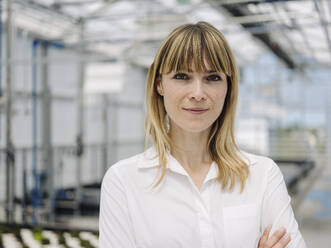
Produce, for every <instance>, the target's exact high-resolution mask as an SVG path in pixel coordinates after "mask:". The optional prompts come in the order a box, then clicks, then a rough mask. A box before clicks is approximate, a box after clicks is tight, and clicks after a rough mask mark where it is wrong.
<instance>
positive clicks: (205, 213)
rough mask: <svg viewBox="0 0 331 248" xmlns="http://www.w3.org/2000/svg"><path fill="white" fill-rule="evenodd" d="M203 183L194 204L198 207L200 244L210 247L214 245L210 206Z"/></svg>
mask: <svg viewBox="0 0 331 248" xmlns="http://www.w3.org/2000/svg"><path fill="white" fill-rule="evenodd" d="M205 186H207V185H203V186H202V188H201V193H199V194H198V197H197V198H196V206H197V208H198V218H199V226H200V234H201V244H202V247H203V248H212V247H214V246H213V244H214V239H213V229H212V221H211V219H210V213H209V210H210V207H209V192H208V190H207V188H206V187H205Z"/></svg>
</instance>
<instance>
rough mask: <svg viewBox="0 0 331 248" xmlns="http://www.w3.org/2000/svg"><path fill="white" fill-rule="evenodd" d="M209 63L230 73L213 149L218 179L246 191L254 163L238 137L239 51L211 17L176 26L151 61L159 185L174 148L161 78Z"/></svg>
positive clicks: (149, 101)
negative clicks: (159, 89)
mask: <svg viewBox="0 0 331 248" xmlns="http://www.w3.org/2000/svg"><path fill="white" fill-rule="evenodd" d="M204 61H206V62H207V63H208V65H209V66H210V67H211V69H213V70H215V71H221V72H223V73H225V74H226V76H227V82H228V91H227V95H226V98H225V103H224V106H223V110H222V112H221V114H220V116H219V117H218V119H217V120H216V121H215V122H214V123H213V124H212V127H211V130H210V134H209V140H208V149H209V154H210V156H211V159H212V160H213V161H215V162H216V164H217V165H218V168H219V175H218V177H217V180H218V181H219V182H220V183H221V187H222V189H229V190H232V189H233V187H234V185H235V184H236V182H237V181H238V180H239V182H240V185H241V191H243V189H244V187H245V182H246V179H247V178H248V175H249V169H248V165H247V164H246V163H245V162H244V161H243V159H242V158H241V157H240V151H239V148H238V147H237V145H236V142H235V139H234V121H235V111H236V105H237V98H238V80H239V79H238V71H237V66H236V63H235V59H234V56H233V54H232V51H231V49H230V46H229V45H228V43H227V41H226V40H225V38H224V36H223V35H222V33H221V32H220V31H218V30H217V29H216V28H215V27H213V26H212V25H210V24H208V23H206V22H198V23H197V24H184V25H181V26H179V27H177V28H176V29H174V30H173V31H172V32H171V33H170V34H169V35H168V37H167V38H165V40H164V41H163V42H162V44H161V46H160V48H159V50H158V52H157V54H156V56H155V58H154V61H153V63H152V64H151V66H150V68H149V71H148V77H147V84H146V107H147V113H146V118H145V130H146V137H145V149H147V147H148V143H149V142H148V140H149V137H151V138H152V141H153V144H154V147H155V149H156V152H157V154H158V157H159V169H161V176H160V178H159V179H158V181H157V183H156V184H155V185H154V187H156V186H158V185H159V184H160V183H161V181H162V180H163V178H164V176H165V173H166V164H167V161H166V153H167V152H170V149H171V147H172V141H171V139H170V136H169V133H168V130H167V129H168V128H167V121H166V110H165V107H164V103H163V97H162V96H160V95H159V94H158V92H157V80H158V79H159V77H160V76H161V74H167V73H170V72H177V71H188V70H189V69H190V66H192V64H193V65H195V69H196V70H197V71H198V72H204V71H206V65H205V64H204Z"/></svg>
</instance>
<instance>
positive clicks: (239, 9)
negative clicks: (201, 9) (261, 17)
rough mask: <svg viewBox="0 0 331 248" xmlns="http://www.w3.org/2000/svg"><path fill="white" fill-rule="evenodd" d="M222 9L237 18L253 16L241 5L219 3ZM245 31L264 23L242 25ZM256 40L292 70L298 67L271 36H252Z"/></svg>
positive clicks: (261, 25)
mask: <svg viewBox="0 0 331 248" xmlns="http://www.w3.org/2000/svg"><path fill="white" fill-rule="evenodd" d="M218 3H219V4H221V7H222V8H224V9H225V10H226V11H227V12H229V13H230V14H231V15H233V16H235V17H241V16H247V15H251V13H250V11H249V10H248V9H247V8H246V7H245V6H239V5H223V3H222V2H220V1H218ZM241 26H242V27H244V28H245V29H248V28H251V27H263V26H264V25H263V24H262V23H243V24H241ZM252 35H253V36H254V37H255V38H257V39H259V40H261V41H262V42H263V43H264V44H265V45H266V46H267V47H268V48H269V49H270V50H271V51H272V52H273V53H274V54H275V55H276V56H277V57H278V58H280V59H281V60H282V61H283V62H284V63H285V64H286V65H287V66H288V67H289V68H290V69H295V68H297V67H298V65H297V64H296V63H295V62H294V61H293V59H292V58H290V57H289V56H288V54H287V53H286V51H284V50H283V48H282V47H281V46H279V44H278V43H277V42H275V41H273V40H272V39H271V37H270V36H269V34H252Z"/></svg>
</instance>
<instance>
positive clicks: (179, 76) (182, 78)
mask: <svg viewBox="0 0 331 248" xmlns="http://www.w3.org/2000/svg"><path fill="white" fill-rule="evenodd" d="M174 79H178V80H186V79H188V76H187V75H186V74H184V73H177V74H175V75H174Z"/></svg>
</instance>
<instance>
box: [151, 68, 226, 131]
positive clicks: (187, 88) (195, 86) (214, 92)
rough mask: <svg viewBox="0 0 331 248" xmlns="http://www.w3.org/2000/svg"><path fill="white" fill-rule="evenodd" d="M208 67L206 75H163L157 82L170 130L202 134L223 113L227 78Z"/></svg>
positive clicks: (183, 73) (172, 73)
mask: <svg viewBox="0 0 331 248" xmlns="http://www.w3.org/2000/svg"><path fill="white" fill-rule="evenodd" d="M192 68H194V66H192ZM208 68H209V67H208V65H207V71H206V72H204V73H198V72H196V71H189V72H171V73H169V74H165V75H164V74H163V75H162V77H161V80H160V81H159V82H157V90H158V92H159V94H160V95H163V99H164V105H165V109H166V111H167V114H168V116H169V120H170V126H171V127H173V125H176V126H177V127H179V128H181V129H183V130H185V131H188V132H202V131H205V130H207V129H209V128H210V127H211V125H212V124H213V123H214V121H215V120H216V119H217V118H218V117H219V115H220V114H221V112H222V109H223V106H224V101H225V97H226V93H227V90H228V86H227V79H226V75H225V74H224V73H221V72H215V71H212V70H209V69H208Z"/></svg>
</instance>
